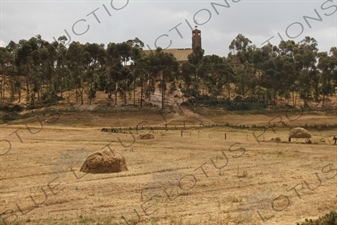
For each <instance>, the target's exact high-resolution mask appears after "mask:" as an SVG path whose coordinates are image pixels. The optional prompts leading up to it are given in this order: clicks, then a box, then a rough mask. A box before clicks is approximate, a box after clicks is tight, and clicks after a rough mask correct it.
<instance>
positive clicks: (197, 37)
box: [143, 27, 201, 64]
mask: <svg viewBox="0 0 337 225" xmlns="http://www.w3.org/2000/svg"><path fill="white" fill-rule="evenodd" d="M196 46H200V47H201V31H200V30H198V29H197V27H195V29H194V30H193V31H192V48H168V49H163V52H165V53H171V54H173V55H174V57H175V58H176V59H177V61H178V62H179V64H182V63H184V62H187V61H188V55H190V54H191V53H193V49H194V48H195V47H196ZM143 52H144V53H145V54H146V55H148V54H150V53H151V50H144V51H143Z"/></svg>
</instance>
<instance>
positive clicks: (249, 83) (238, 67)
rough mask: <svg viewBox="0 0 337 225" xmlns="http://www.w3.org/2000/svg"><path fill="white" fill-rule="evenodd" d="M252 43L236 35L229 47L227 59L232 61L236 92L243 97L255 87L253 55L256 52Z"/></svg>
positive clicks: (240, 35)
mask: <svg viewBox="0 0 337 225" xmlns="http://www.w3.org/2000/svg"><path fill="white" fill-rule="evenodd" d="M251 43H252V41H251V40H249V39H248V38H246V37H245V36H244V35H242V34H238V35H237V36H236V38H235V39H234V40H232V42H231V44H230V45H229V50H231V52H230V53H229V54H228V58H229V59H230V60H231V61H232V63H231V66H232V71H233V72H234V75H235V79H236V91H237V93H238V94H241V95H242V96H243V97H245V96H246V95H247V94H248V92H249V91H251V90H252V89H254V88H255V86H256V69H255V68H254V61H253V58H252V56H253V53H254V51H255V50H256V47H255V45H252V44H251Z"/></svg>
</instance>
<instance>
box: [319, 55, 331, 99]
mask: <svg viewBox="0 0 337 225" xmlns="http://www.w3.org/2000/svg"><path fill="white" fill-rule="evenodd" d="M318 58H319V60H318V65H317V68H318V69H319V73H320V75H321V76H320V83H321V87H320V89H321V94H322V95H323V99H322V106H324V104H325V97H326V96H328V95H330V94H333V93H335V88H334V86H333V84H332V79H333V76H334V73H335V72H336V71H335V66H336V58H334V56H333V55H329V54H328V53H327V52H320V53H318Z"/></svg>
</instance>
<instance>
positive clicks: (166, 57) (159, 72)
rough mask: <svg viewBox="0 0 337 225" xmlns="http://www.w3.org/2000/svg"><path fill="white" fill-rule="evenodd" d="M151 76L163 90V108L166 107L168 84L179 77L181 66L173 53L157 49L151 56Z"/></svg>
mask: <svg viewBox="0 0 337 225" xmlns="http://www.w3.org/2000/svg"><path fill="white" fill-rule="evenodd" d="M150 63H151V66H150V70H151V76H152V77H153V78H154V79H156V81H157V82H159V85H158V87H159V88H160V90H161V97H162V99H161V100H162V102H161V108H162V109H164V107H165V100H166V90H167V84H168V83H169V82H173V81H174V80H175V79H176V78H177V75H178V71H179V64H178V62H177V60H176V58H175V57H174V56H173V54H171V53H165V52H163V51H162V49H161V48H157V49H156V51H155V52H154V53H151V54H150Z"/></svg>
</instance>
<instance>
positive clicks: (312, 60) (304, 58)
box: [294, 36, 319, 105]
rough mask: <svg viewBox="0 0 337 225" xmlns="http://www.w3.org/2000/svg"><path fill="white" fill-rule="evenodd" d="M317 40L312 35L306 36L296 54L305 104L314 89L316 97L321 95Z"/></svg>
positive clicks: (301, 91)
mask: <svg viewBox="0 0 337 225" xmlns="http://www.w3.org/2000/svg"><path fill="white" fill-rule="evenodd" d="M317 45H318V44H317V41H316V40H315V39H314V38H311V37H308V36H307V37H305V38H304V39H303V40H302V41H300V42H299V44H298V52H297V54H296V55H295V56H294V58H295V63H296V64H297V65H298V69H299V70H300V72H299V87H300V94H301V97H302V98H303V100H304V102H305V105H306V104H307V103H306V100H307V98H308V97H309V96H310V94H311V93H312V89H314V99H315V101H318V97H319V75H318V70H317V67H316V63H317V56H318V48H317Z"/></svg>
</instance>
